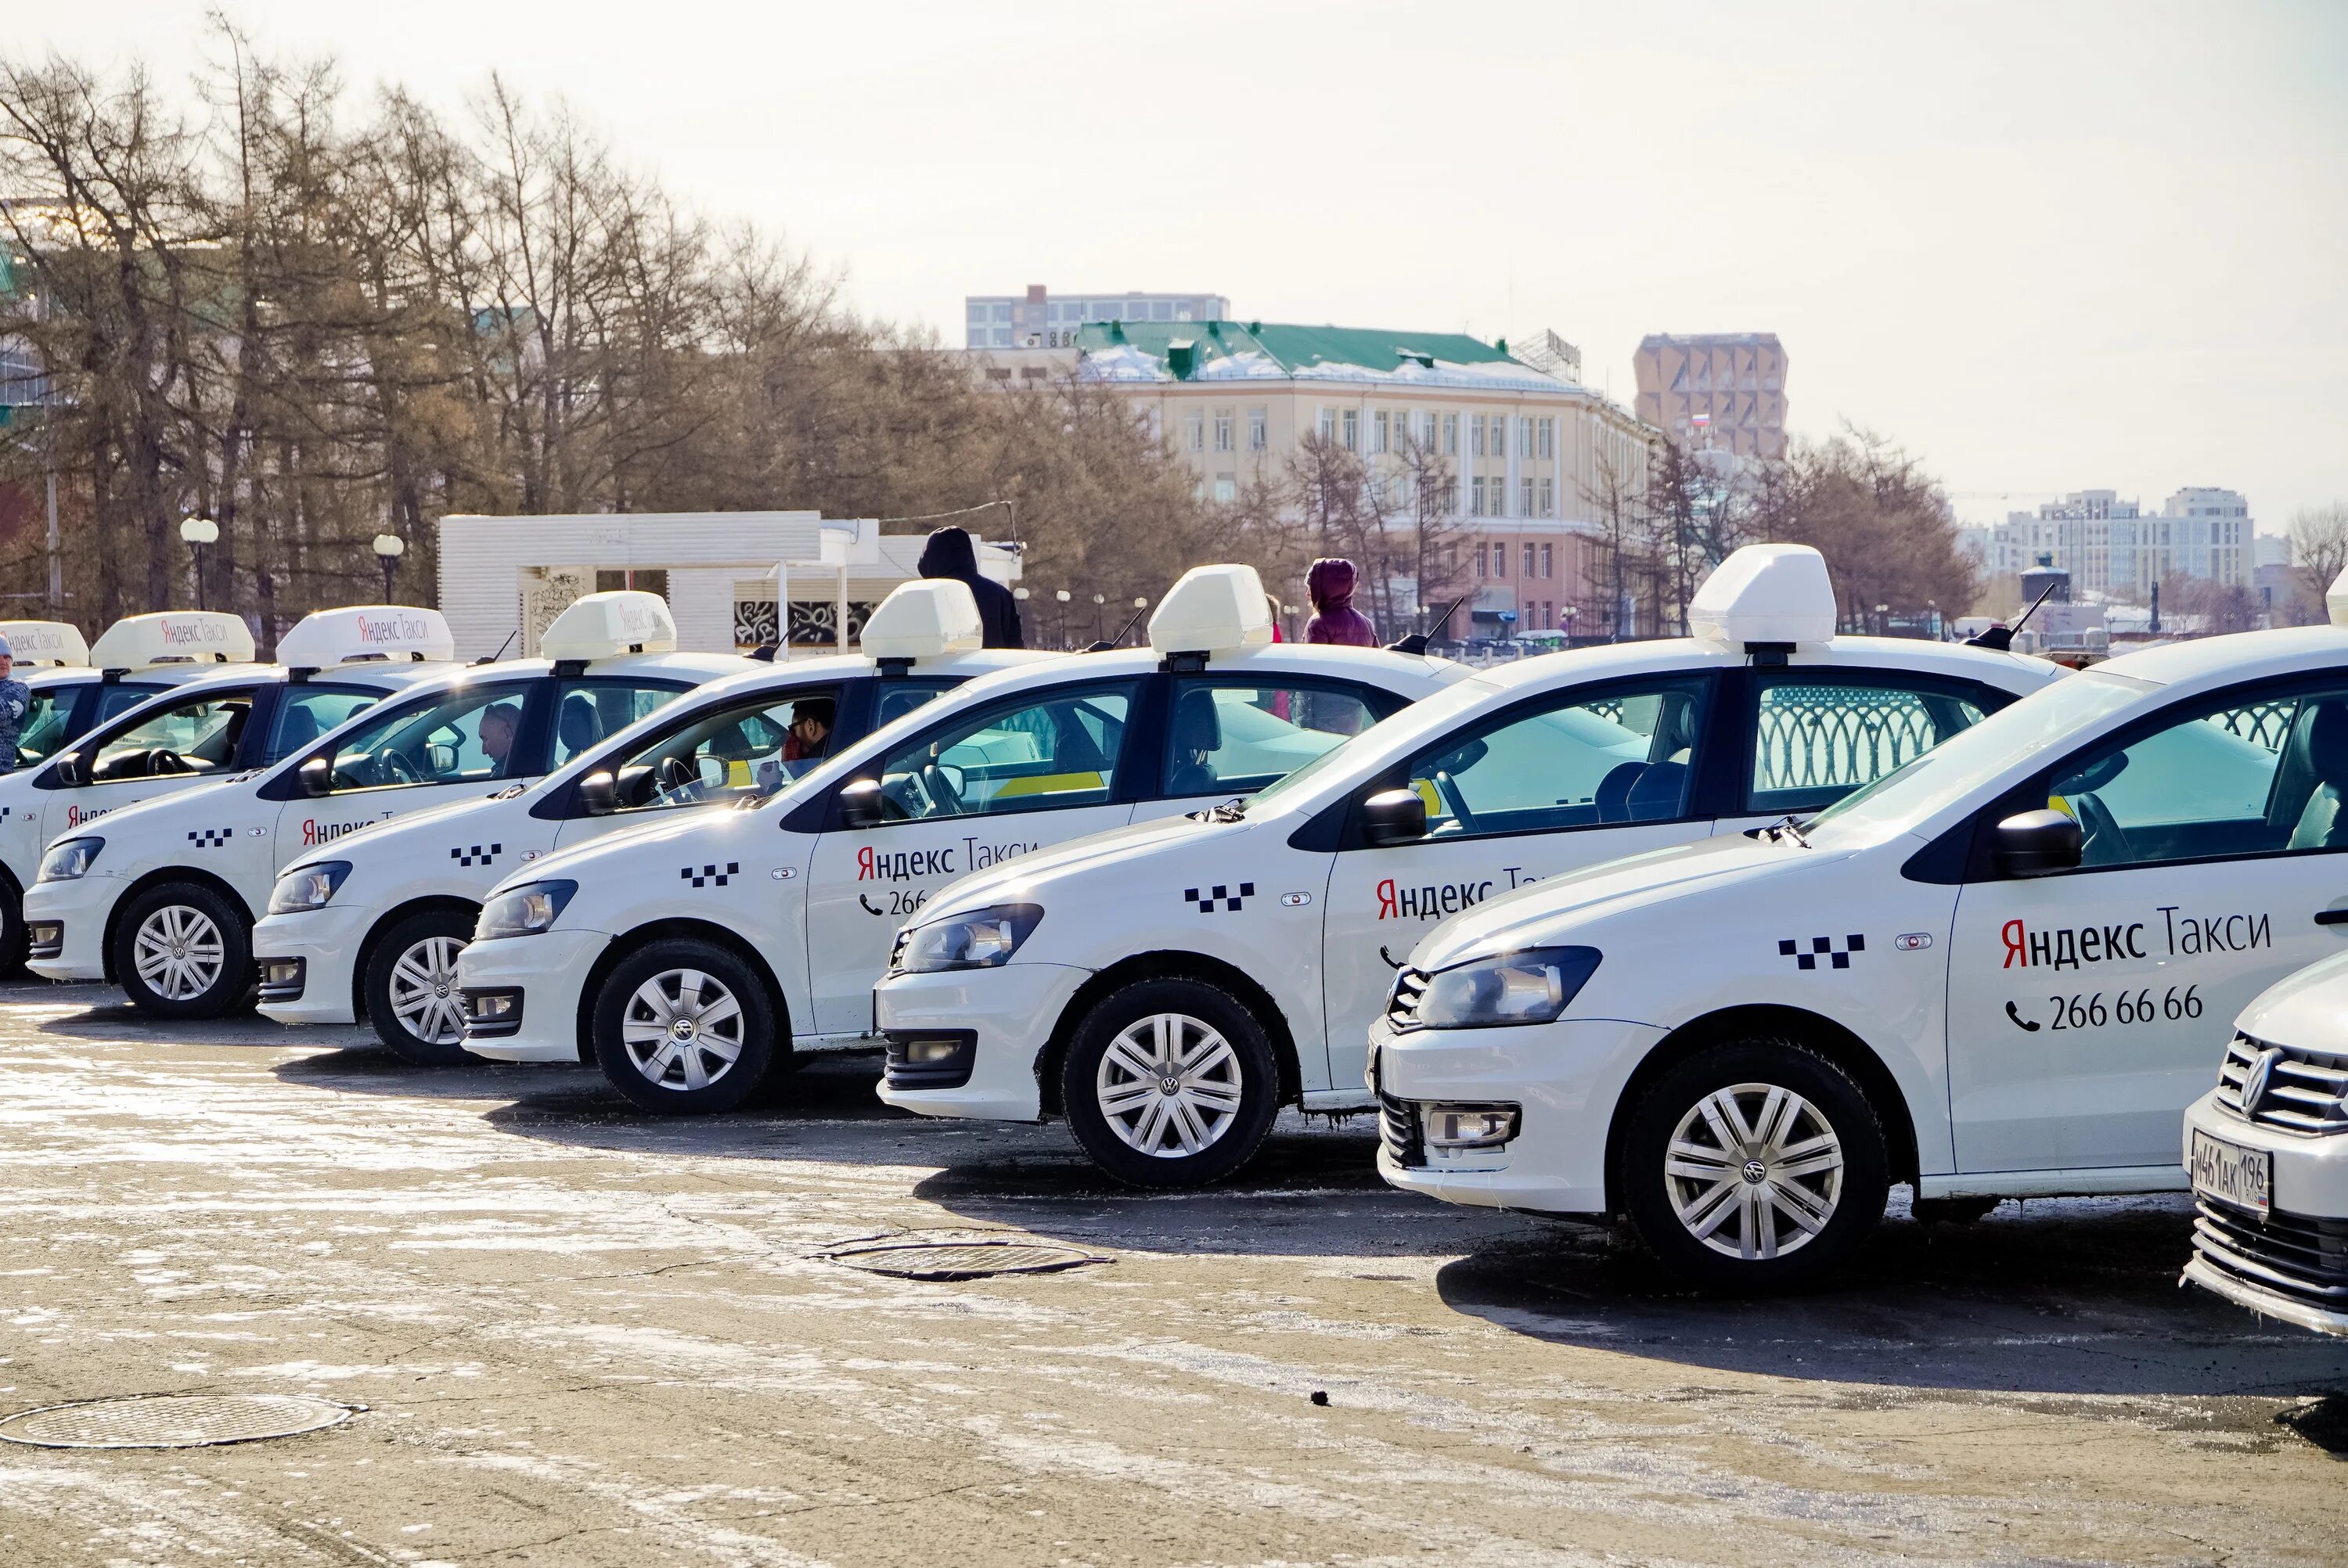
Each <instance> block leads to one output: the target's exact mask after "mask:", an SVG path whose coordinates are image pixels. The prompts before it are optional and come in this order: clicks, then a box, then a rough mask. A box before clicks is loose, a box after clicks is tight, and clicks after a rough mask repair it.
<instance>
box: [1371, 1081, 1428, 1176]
mask: <svg viewBox="0 0 2348 1568" xmlns="http://www.w3.org/2000/svg"><path fill="white" fill-rule="evenodd" d="M1378 1142H1379V1143H1383V1144H1385V1151H1386V1153H1389V1154H1391V1155H1393V1156H1394V1163H1395V1164H1397V1165H1400V1166H1402V1167H1403V1168H1404V1169H1406V1170H1416V1169H1417V1168H1418V1167H1420V1166H1422V1165H1424V1164H1426V1140H1425V1139H1423V1138H1421V1137H1420V1136H1419V1132H1418V1107H1417V1106H1416V1105H1415V1104H1413V1103H1411V1102H1409V1101H1407V1100H1397V1099H1395V1097H1394V1096H1393V1095H1391V1094H1388V1093H1387V1092H1386V1091H1385V1090H1383V1089H1381V1090H1379V1091H1378Z"/></svg>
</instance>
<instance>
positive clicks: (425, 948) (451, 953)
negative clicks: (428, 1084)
mask: <svg viewBox="0 0 2348 1568" xmlns="http://www.w3.org/2000/svg"><path fill="white" fill-rule="evenodd" d="M464 950H465V944H464V943H463V942H462V941H460V940H458V938H455V937H427V938H424V940H422V941H420V942H418V943H417V944H416V945H415V946H414V947H412V948H408V949H407V951H406V952H404V953H402V954H400V955H399V961H398V962H397V963H396V964H394V965H392V966H391V1016H392V1017H394V1018H396V1019H397V1020H399V1027H400V1028H402V1029H404V1030H407V1032H408V1033H410V1034H412V1035H414V1036H415V1037H416V1038H417V1039H418V1040H422V1041H424V1043H425V1044H427V1045H454V1044H456V1043H457V1042H458V1040H462V1039H463V1038H464V1035H465V1015H464V1010H463V1009H462V1008H460V1007H459V1006H458V999H457V955H458V953H461V952H463V951H464Z"/></svg>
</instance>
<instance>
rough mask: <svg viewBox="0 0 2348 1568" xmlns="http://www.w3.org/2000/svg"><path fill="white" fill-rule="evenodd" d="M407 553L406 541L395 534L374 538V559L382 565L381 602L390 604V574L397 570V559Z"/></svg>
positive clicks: (380, 535)
mask: <svg viewBox="0 0 2348 1568" xmlns="http://www.w3.org/2000/svg"><path fill="white" fill-rule="evenodd" d="M405 554H407V540H406V539H403V538H400V537H399V536H398V535H397V534H377V535H376V537H375V559H376V560H378V561H381V562H382V563H383V601H384V602H385V603H386V604H389V603H390V602H391V579H392V574H393V573H394V572H396V571H397V570H398V569H399V558H400V557H401V556H403V555H405Z"/></svg>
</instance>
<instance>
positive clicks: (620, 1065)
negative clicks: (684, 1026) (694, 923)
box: [589, 937, 790, 1116]
mask: <svg viewBox="0 0 2348 1568" xmlns="http://www.w3.org/2000/svg"><path fill="white" fill-rule="evenodd" d="M695 974H697V975H701V976H704V977H705V983H703V984H702V985H701V986H700V987H698V988H697V989H696V991H695V997H696V999H698V1000H699V1001H700V1003H701V1005H703V1006H705V1007H715V1006H716V1000H717V999H716V997H714V996H712V995H710V993H709V988H708V984H707V982H710V981H714V982H715V983H716V985H717V986H719V987H721V988H723V989H724V991H725V993H726V996H727V997H730V998H731V999H732V1000H733V1002H734V1004H735V1011H734V1012H733V1013H732V1014H730V1015H726V1018H725V1020H722V1021H721V1022H720V1023H718V1024H716V1025H709V1024H700V1025H697V1026H696V1028H695V1030H692V1031H690V1032H688V1033H686V1034H684V1035H682V1036H680V1035H677V1034H675V1032H674V1024H675V1019H674V1017H671V1018H670V1019H669V1020H668V1022H667V1024H666V1025H665V1026H664V1027H662V1028H661V1029H660V1030H658V1031H657V1032H655V1030H654V1027H653V1026H656V1025H662V1023H663V1020H662V1018H661V1017H660V1016H659V1013H660V1010H661V1009H654V1008H651V1007H649V1006H648V1005H646V1003H645V1002H644V1001H643V1000H641V999H640V998H639V993H640V992H643V993H645V995H646V996H649V995H650V994H651V993H652V992H653V991H654V990H656V991H658V992H659V994H660V998H661V1003H662V1008H664V1009H675V1008H676V1007H677V1005H678V1004H679V1003H680V1002H681V1001H682V1000H683V993H684V989H685V977H686V976H688V975H695ZM589 1016H590V1018H591V1020H592V1030H593V1038H594V1041H595V1062H596V1065H597V1066H599V1067H601V1068H602V1070H603V1076H604V1077H605V1078H607V1079H609V1080H611V1082H612V1087H613V1088H614V1089H617V1090H618V1091H620V1092H621V1093H623V1094H624V1095H626V1096H627V1097H628V1098H629V1099H630V1100H631V1101H633V1102H635V1103H636V1104H637V1105H638V1106H640V1107H642V1108H643V1109H644V1110H646V1111H650V1112H654V1113H655V1114H658V1115H663V1116H714V1115H717V1114H719V1113H721V1112H727V1111H731V1110H733V1109H734V1108H735V1107H736V1106H738V1105H740V1104H741V1103H742V1102H744V1101H746V1100H747V1099H749V1098H750V1097H751V1096H752V1095H753V1094H755V1093H757V1091H758V1090H759V1088H760V1086H761V1085H763V1084H764V1083H765V1082H766V1081H767V1079H768V1078H769V1077H770V1076H772V1075H773V1074H774V1072H775V1071H776V1064H777V1062H778V1061H788V1058H789V1055H790V1047H789V1044H788V1042H787V1041H784V1040H781V1039H780V1038H779V1035H778V1030H777V1020H776V1016H775V1006H774V1002H773V999H772V998H771V997H769V996H768V994H767V982H766V979H765V977H763V976H761V975H760V974H759V973H758V972H757V969H756V968H752V967H751V965H749V964H748V963H747V962H746V961H744V960H743V959H742V958H740V957H738V956H737V955H736V954H735V953H733V952H732V951H730V950H729V949H727V948H722V947H719V946H718V945H717V944H716V943H715V942H705V941H701V940H699V939H697V938H690V937H679V938H668V939H666V940H664V941H658V942H651V943H647V944H646V945H645V946H644V947H643V948H638V949H637V950H636V951H635V952H633V953H631V954H630V955H628V957H626V958H623V959H621V960H620V963H619V965H618V966H617V967H616V968H613V970H612V972H611V973H610V974H608V975H606V976H605V977H604V978H603V983H602V989H599V990H598V991H597V992H596V993H595V1000H594V1005H593V1010H592V1013H591V1014H590V1015H589ZM688 1021H690V1020H688ZM632 1026H633V1027H632ZM632 1035H633V1036H634V1039H633V1041H632V1040H631V1036H632ZM727 1049H731V1050H732V1051H733V1055H732V1057H731V1059H730V1060H726V1058H725V1055H724V1052H725V1050H727ZM713 1067H714V1068H715V1069H716V1071H711V1069H712V1068H713ZM654 1069H657V1070H658V1071H657V1073H655V1071H654ZM696 1075H697V1076H699V1077H700V1078H701V1079H702V1080H703V1081H701V1082H700V1083H698V1084H695V1083H694V1082H692V1081H691V1080H692V1078H693V1077H695V1076H696Z"/></svg>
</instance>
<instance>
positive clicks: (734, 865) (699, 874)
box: [677, 860, 742, 887]
mask: <svg viewBox="0 0 2348 1568" xmlns="http://www.w3.org/2000/svg"><path fill="white" fill-rule="evenodd" d="M741 874H742V863H741V862H740V861H738V860H729V861H727V862H726V867H725V869H724V870H722V871H721V870H719V869H718V868H717V867H716V866H703V867H702V868H701V869H700V870H698V871H695V869H694V868H693V867H692V866H684V867H682V868H680V869H679V870H678V872H677V875H678V876H682V877H684V878H685V879H686V880H687V881H689V882H691V883H692V884H693V885H694V886H695V887H706V886H710V885H712V884H715V885H716V886H720V887H723V886H726V878H727V877H729V876H740V875H741Z"/></svg>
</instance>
